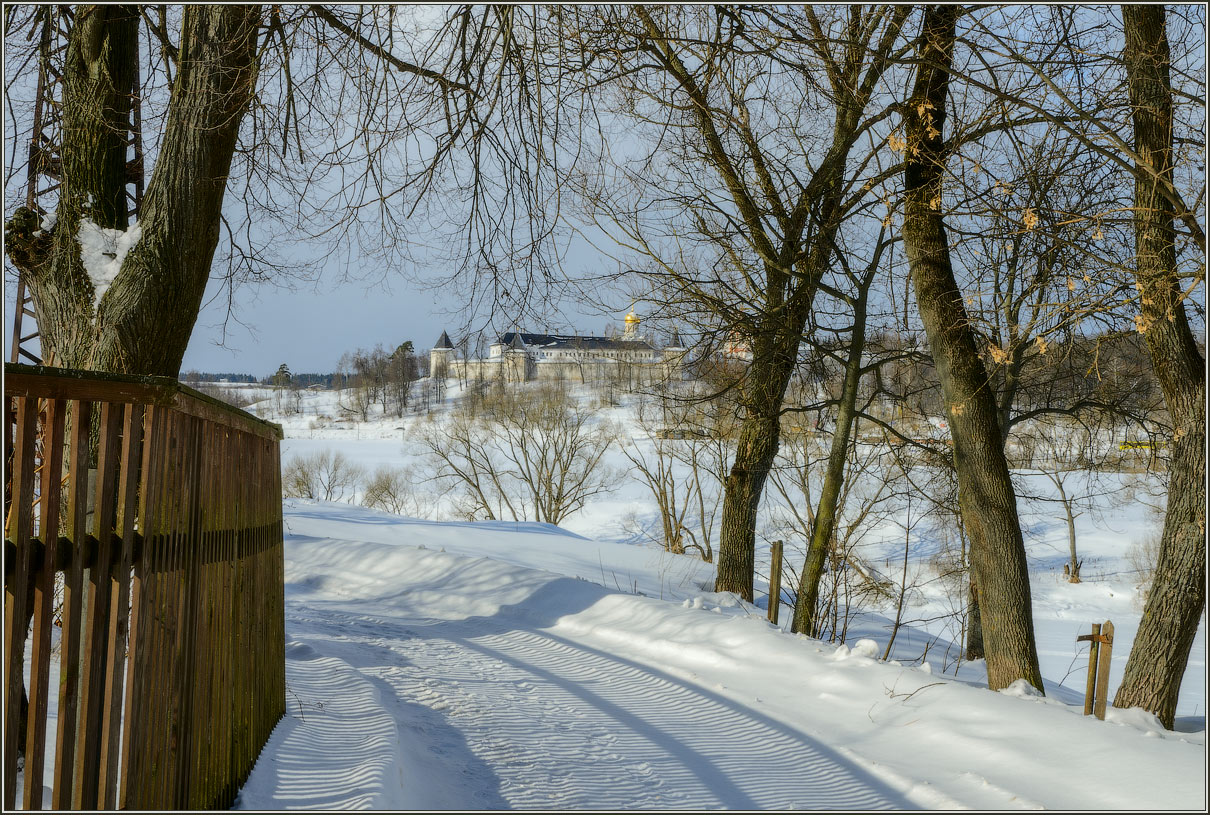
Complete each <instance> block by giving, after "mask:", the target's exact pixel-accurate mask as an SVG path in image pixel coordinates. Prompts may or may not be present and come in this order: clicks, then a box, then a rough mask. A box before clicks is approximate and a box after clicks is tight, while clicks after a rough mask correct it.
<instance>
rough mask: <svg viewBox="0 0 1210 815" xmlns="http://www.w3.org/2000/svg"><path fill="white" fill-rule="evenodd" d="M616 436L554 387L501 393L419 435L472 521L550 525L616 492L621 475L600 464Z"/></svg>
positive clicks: (437, 472) (436, 470)
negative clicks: (507, 520) (459, 492)
mask: <svg viewBox="0 0 1210 815" xmlns="http://www.w3.org/2000/svg"><path fill="white" fill-rule="evenodd" d="M615 436H616V434H615V431H614V429H613V428H612V427H611V426H609V425H605V424H601V423H599V422H597V421H596V420H594V419H592V418H591V417H589V416H588V415H587V414H585V413H584V412H582V411H581V410H579V409H578V406H577V405H575V404H573V403H572V402H571V401H570V400H569V399H568V397H567V395H566V394H565V393H563V392H562V391H561V390H560V389H558V388H554V387H548V388H540V389H536V390H534V389H518V390H516V391H511V390H505V389H501V390H500V391H497V392H493V393H489V394H487V395H486V396H485V397H484V400H483V404H482V405H480V406H479V407H478V410H477V411H476V412H475V413H474V414H472V413H471V412H470V411H469V410H468V409H464V408H463V409H458V410H455V411H453V412H452V413H451V414H450V415H449V416H448V417H443V418H442V420H441V421H440V422H437V421H433V422H429V423H427V424H423V425H420V426H419V427H418V429H417V441H418V443H419V445H420V447H421V449H422V450H424V451H425V452H426V453H427V454H428V458H429V461H430V463H431V465H432V467H433V470H434V476H435V477H436V478H437V479H439V480H443V481H445V482H447V483H450V484H452V485H454V486H457V487H460V488H461V490H462V495H461V496H460V498H461V501H460V503H461V505H462V506H463V508H464V512H465V514H467V515H468V516H469V517H473V518H486V519H488V520H495V519H500V518H511V519H512V520H514V521H531V520H532V521H542V522H545V523H551V524H557V523H559V522H560V521H561V520H563V519H564V518H566V517H567V516H568V515H570V514H572V513H574V512H576V511H578V510H579V509H580V508H581V507H583V506H584V503H585V502H586V501H587V500H588V499H589V498H591V497H592V496H594V495H597V494H599V493H602V492H607V491H608V490H609V489H611V488H612V485H613V483H614V481H615V479H616V477H617V474H616V473H615V472H613V471H612V470H611V469H610V468H609V467H606V466H604V465H603V463H602V459H603V458H604V455H605V452H606V450H608V449H609V447H610V445H612V444H613V443H614V439H615Z"/></svg>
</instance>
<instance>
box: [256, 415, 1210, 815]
mask: <svg viewBox="0 0 1210 815" xmlns="http://www.w3.org/2000/svg"><path fill="white" fill-rule="evenodd" d="M303 405H304V411H306V412H304V413H303V414H302V415H301V416H295V417H286V418H283V419H282V421H283V424H284V425H285V427H286V432H287V437H288V438H287V440H286V442H285V444H284V445H283V460H289V459H290V458H291V456H293V455H296V454H299V453H309V452H314V451H316V450H319V449H323V448H330V449H335V450H340V451H341V452H343V453H344V454H345V455H347V456H348V457H350V458H351V459H353V460H355V461H358V462H361V463H363V464H364V465H366V466H367V467H368V468H369V469H371V470H372V469H373V468H374V467H376V466H381V465H393V466H403V465H406V464H409V463H414V459H413V458H412V453H411V452H410V451H409V450H407V449H405V444H404V441H403V439H404V438H405V437H406V435H407V429H406V428H407V427H408V424H409V422H411V421H415V420H414V419H411V418H408V419H405V420H403V421H400V420H398V419H380V420H377V421H372V422H369V423H349V422H344V423H340V424H334V423H333V421H332V420H331V419H330V418H329V419H325V418H323V416H324V414H327V415H328V416H329V417H333V418H334V417H335V416H337V415H338V412H337V411H336V410H335V404H334V397H333V395H332V394H325V393H307V394H305V395H304V401H303ZM308 407H310V408H311V410H309V411H308V410H307V408H308ZM611 418H613V419H615V420H618V421H620V422H621V423H622V425H623V428H624V430H626V431H627V432H630V433H631V434H632V436H633V435H635V434H634V427H633V422H632V421H631V422H630V423H629V424H627V421H628V419H627V416H626V410H625V409H615V410H613V411H612V416H611ZM401 428H402V429H401ZM619 459H620V454H618V456H617V457H615V459H614V460H611V462H610V463H611V465H612V466H617V467H619V468H621V465H622V464H623V463H624V459H620V460H619ZM1021 477H1022V483H1023V484H1025V485H1027V486H1029V487H1030V488H1031V489H1032V490H1033V491H1035V492H1038V493H1039V494H1044V492H1043V491H1044V489H1045V483H1044V479H1042V478H1041V476H1030V475H1029V474H1021ZM1135 479H1136V477H1134V476H1126V475H1123V476H1121V477H1120V480H1119V481H1117V482H1112V481H1111V483H1109V485H1108V487H1106V486H1105V485H1102V486H1101V487H1100V488H1099V489H1100V491H1101V493H1102V497H1101V498H1100V499H1098V500H1097V502H1096V503H1097V511H1096V512H1085V513H1084V514H1083V515H1082V516H1081V517H1080V518H1079V519H1078V529H1079V533H1080V538H1079V540H1080V547H1081V552H1082V557H1084V559H1085V566H1084V576H1085V582H1084V583H1081V584H1076V585H1073V584H1069V583H1067V582H1065V581H1064V580H1063V579H1062V577H1061V576H1060V574H1059V569H1060V567H1061V563H1062V562H1063V561H1064V560H1065V557H1066V547H1067V543H1066V534H1067V533H1066V524H1065V521H1063V520H1062V517H1061V516H1062V511H1061V509H1058V508H1057V507H1056V506H1055V505H1053V504H1047V503H1042V502H1032V503H1031V502H1024V501H1023V502H1022V506H1021V511H1022V516H1023V522H1024V526H1025V529H1026V539H1027V546H1028V549H1029V555H1030V563H1031V570H1032V591H1033V601H1034V620H1035V625H1036V629H1037V638H1038V647H1039V652H1040V654H1039V655H1040V659H1041V663H1042V672H1043V675H1044V677H1045V679H1046V688H1045V690H1046V694H1047V695H1046V697H1044V698H1043V697H1041V696H1038V695H1036V693H1035V692H1033V691H1032V689H1030V688H1028V686H1015V687H1013V688H1010V689H1008V690H1006V691H1003V692H999V693H994V692H991V691H988V690H987V689H986V688H985V687H983V686H982V685H983V684H984V680H985V676H984V674H983V665H982V663H981V662H974V663H962V664H961V665H959V664H958V662H957V658H956V657H957V654H958V651H959V649H958V648H957V646H954V645H953V644H952V640H955V639H957V638H958V632H957V631H956V630H954V629H953V623H952V618H943V617H944V615H943V612H944V611H945V610H947V604H949V603H952V599H951V598H947V596H946V595H945V592H944V590H943V589H942V588H941V587H940V583H939V582H938V581H933V582H931V583H926V582H924V581H923V580H921V581H920V585H919V586H917V588H915V589H914V590H913V591H912V593H911V600H912V604H913V605H912V606H911V608H910V609H909V613H907V614H905V619H906V620H908V621H909V622H908V624H907V626H906V627H905V628H904V629H901V630H900V631H899V633H898V634H897V636H896V638H895V641H894V647H893V650H892V653H891V654H890V659H889V660H885V661H884V660H883V659H882V658H881V657H882V655H883V653H884V651H885V650H886V646H887V642H888V639H889V637H890V633H891V628H892V624H891V619H890V618H893V616H894V610H893V609H890V610H888V609H886V608H879V607H874V606H869V605H867V606H865V607H863V608H862V609H861V610H860V612H859V613H858V614H857V615H856V616H855V618H854V620H853V622H852V623H851V624H850V626H849V630H848V636H847V639H846V643H845V644H844V645H836V644H828V643H824V642H821V641H818V640H812V639H809V638H806V637H802V636H799V635H793V634H790V633H788V632H787V631H786V630H784V629H786V628H787V627H788V625H787V621H788V617H789V614H790V609H789V607H788V606H783V608H782V623H783V624H782V626H781V628H780V629H779V628H776V627H774V626H771V625H770V624H768V623H767V622H766V621H765V620H764V616H765V613H764V608H761V607H758V606H763V605H764V604H765V603H766V602H767V585H766V584H765V583H763V582H761V580H760V579H758V585H757V595H758V596H757V603H758V606H752V605H750V604H746V603H743V602H741V601H739V600H737V599H736V598H735V597H733V596H732V595H718V594H714V593H713V592H711V591H710V590H709V589H710V588H711V585H712V582H713V567H712V566H711V565H710V564H705V563H703V562H701V561H700V560H698V559H696V558H694V557H690V556H683V555H681V556H678V555H670V554H667V553H665V552H664V551H663V550H662V549H661V548H660V547H659V546H657V545H655V544H653V543H651V542H649V541H644V540H642V537H641V536H640V535H637V534H636V532H635V529H636V528H641V527H642V526H643V523H644V521H645V520H650V516H651V514H652V513H653V512H654V509H653V506H652V504H651V499H650V498H649V496H648V495H647V494H646V493H645V491H644V488H643V487H642V486H641V485H640V484H639V483H638V482H637V481H634V480H633V479H629V478H626V479H623V481H622V482H621V483H620V484H619V488H618V490H617V491H615V492H614V493H612V494H610V495H607V496H604V497H602V498H601V499H599V500H595V501H594V502H592V503H590V504H589V505H588V506H587V507H586V508H585V510H584V511H582V512H580V513H579V514H577V515H575V516H573V517H572V518H570V519H569V520H568V521H567V522H565V523H564V524H563V526H562V528H559V527H552V526H548V525H542V524H535V523H523V524H515V523H505V522H479V523H474V522H457V521H445V522H436V521H432V520H418V519H408V518H401V517H399V516H393V515H388V514H385V513H380V512H376V511H373V510H369V509H365V508H362V507H357V506H353V505H350V504H339V503H325V502H314V501H297V500H292V501H288V502H287V505H286V515H285V519H286V528H287V539H286V580H287V586H286V632H287V639H288V646H287V681H288V684H289V693H288V694H287V697H288V713H287V716H286V717H285V718H284V719H283V720H282V722H281V723H280V724H279V726H278V727H277V729H276V730H275V732H274V734H273V736H272V738H271V740H270V742H269V743H268V744H267V745H266V747H265V750H264V752H263V753H262V754H261V757H260V759H259V761H258V764H257V766H256V769H255V770H254V771H253V773H252V775H251V777H250V778H249V779H248V782H247V784H246V785H245V787H244V789H243V790H242V792H241V793H240V797H239V800H238V806H239V807H240V808H245V809H262V808H264V809H288V808H307V809H317V808H319V809H331V808H367V807H368V808H400V809H498V808H540V809H565V808H591V809H632V808H663V809H672V808H675V809H682V808H684V809H697V808H738V809H763V808H789V807H793V808H823V809H873V808H909V809H931V808H956V807H970V808H977V809H1010V808H1037V807H1045V808H1079V809H1202V808H1204V807H1205V805H1206V797H1205V783H1206V755H1205V705H1206V694H1205V654H1206V645H1205V632H1204V628H1205V627H1204V625H1203V627H1202V629H1201V630H1200V631H1199V634H1198V638H1197V641H1196V643H1195V645H1194V649H1193V655H1192V657H1191V660H1190V665H1189V669H1188V671H1187V673H1186V677H1185V683H1184V686H1183V688H1182V694H1181V699H1180V706H1179V710H1178V728H1177V731H1176V732H1170V731H1165V730H1164V729H1163V728H1162V727H1160V726H1159V724H1158V722H1157V721H1156V720H1154V718H1152V717H1151V716H1149V715H1147V714H1144V713H1142V712H1141V711H1139V710H1132V711H1116V710H1113V709H1110V711H1109V713H1108V716H1107V720H1106V721H1105V722H1100V721H1097V720H1095V719H1093V718H1091V717H1084V716H1083V715H1082V699H1083V687H1084V678H1085V668H1086V665H1087V656H1086V655H1087V651H1086V649H1085V648H1082V647H1077V645H1076V641H1075V638H1076V636H1078V635H1079V634H1081V633H1087V632H1088V630H1089V626H1090V624H1091V623H1093V622H1101V621H1103V620H1106V619H1111V620H1113V622H1114V624H1115V626H1116V628H1117V638H1116V642H1117V648H1116V649H1115V652H1114V664H1113V670H1112V671H1111V681H1110V693H1111V694H1112V693H1113V691H1114V690H1115V689H1116V686H1117V683H1118V681H1119V680H1120V676H1121V670H1122V667H1123V666H1124V664H1125V660H1126V657H1127V655H1128V652H1129V645H1130V642H1131V640H1132V639H1133V635H1134V630H1135V628H1136V627H1137V624H1138V618H1139V614H1140V611H1139V608H1140V603H1139V600H1138V597H1137V588H1136V586H1135V583H1136V582H1137V581H1136V580H1135V575H1134V574H1133V572H1132V568H1131V566H1130V564H1129V562H1128V558H1127V554H1128V549H1129V548H1130V546H1131V544H1132V543H1133V542H1135V541H1137V540H1139V539H1140V538H1141V537H1143V536H1144V535H1145V534H1147V533H1148V531H1149V528H1150V527H1153V526H1154V524H1155V519H1154V517H1153V516H1152V515H1149V514H1148V512H1147V511H1146V510H1145V508H1144V507H1143V505H1142V504H1141V503H1140V502H1138V501H1134V500H1129V499H1128V492H1129V491H1130V490H1131V489H1132V488H1133V486H1132V485H1136V484H1137V482H1136V480H1135ZM1035 482H1036V483H1035ZM1035 488H1036V489H1035ZM430 499H431V500H430V503H429V507H430V508H431V511H432V514H434V515H437V516H442V513H443V506H444V504H443V501H444V496H442V495H440V494H434V495H432V496H431V497H430ZM444 517H448V516H444ZM884 532H885V536H884V537H885V540H881V541H879V540H875V541H873V542H871V543H869V544H868V545H869V546H870V547H872V548H871V551H872V552H873V553H874V554H873V555H872V557H878V558H880V557H882V556H883V554H884V553H885V554H886V556H887V558H888V560H889V559H890V557H891V553H892V552H893V551H894V550H895V549H896V548H897V549H898V550H899V551H900V553H901V552H902V547H903V540H904V531H903V528H902V526H900V527H898V531H897V532H896V531H895V526H894V523H892V522H889V521H888V522H887V525H886V529H885V530H884ZM920 538H921V540H920V541H919V546H918V547H917V546H915V544H914V545H913V548H914V549H916V551H911V552H910V555H909V558H910V561H911V567H912V573H913V574H918V575H925V574H926V573H927V569H928V564H929V562H930V561H929V558H930V556H931V554H933V551H932V550H931V548H930V547H931V544H930V542H929V540H928V538H927V535H926V534H925V533H924V532H923V531H921V532H920ZM880 546H881V547H883V548H881V549H880V548H879V547H880ZM766 556H767V549H766V548H765V544H764V542H763V541H762V542H761V552H760V555H759V557H761V558H765V557H766ZM763 568H764V567H763V561H762V564H761V565H758V572H759V573H761V574H762V575H763V571H762V569H763ZM955 668H957V671H956V673H955Z"/></svg>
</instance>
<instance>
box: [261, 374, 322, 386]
mask: <svg viewBox="0 0 1210 815" xmlns="http://www.w3.org/2000/svg"><path fill="white" fill-rule="evenodd" d="M273 376H274V375H273V374H270V375H269V376H266V377H263V378H262V379H261V384H262V385H272V384H273ZM341 381H342V378H341V376H340V374H335V373H332V374H296V373H291V374H290V384H291V385H293V386H294V387H296V388H309V387H311V386H312V385H322V386H323V387H325V388H331V387H333V386H334V384H335V383H337V382H341Z"/></svg>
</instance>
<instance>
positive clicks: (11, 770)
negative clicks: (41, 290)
mask: <svg viewBox="0 0 1210 815" xmlns="http://www.w3.org/2000/svg"><path fill="white" fill-rule="evenodd" d="M37 421H38V402H37V400H36V399H34V398H32V397H28V396H27V397H22V398H20V399H18V400H17V428H16V433H15V438H14V445H15V448H14V450H13V481H12V508H11V511H10V513H9V519H8V521H9V525H10V527H11V528H9V529H6V530H5V538H6V539H11V540H12V541H13V543H14V544H15V545H16V553H15V557H14V563H13V566H12V571H11V572H9V569H8V568H7V564H6V568H5V572H6V575H5V580H4V717H5V719H4V807H5V809H13V808H14V807H15V806H16V804H17V753H18V751H19V750H20V748H21V740H20V728H21V722H22V721H23V719H24V716H23V715H22V711H21V700H22V695H23V694H24V691H25V677H24V675H23V674H24V664H25V630H26V616H25V610H26V600H27V598H28V593H29V592H28V585H29V573H30V556H29V555H30V549H31V545H30V538H32V537H33V525H34V508H33V500H34V436H35V432H36V430H37Z"/></svg>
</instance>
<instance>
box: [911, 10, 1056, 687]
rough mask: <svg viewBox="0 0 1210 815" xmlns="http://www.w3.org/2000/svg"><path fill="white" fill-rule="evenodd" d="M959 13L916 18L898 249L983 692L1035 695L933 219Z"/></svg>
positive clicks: (998, 481) (991, 425)
mask: <svg viewBox="0 0 1210 815" xmlns="http://www.w3.org/2000/svg"><path fill="white" fill-rule="evenodd" d="M961 14H962V9H961V8H960V7H957V6H929V7H927V8H926V9H925V12H924V21H923V26H922V32H921V45H920V50H921V52H922V53H921V61H920V64H919V67H918V68H917V74H916V82H915V87H914V89H913V92H912V98H911V99H910V100H909V101H908V104H907V106H906V111H905V114H904V120H905V124H906V127H905V130H906V142H907V149H906V153H905V166H906V169H905V199H904V217H903V240H904V248H905V250H906V252H907V256H908V262H909V264H910V267H911V274H912V278H913V280H914V283H915V290H916V303H917V306H918V308H919V310H920V318H921V321H922V322H923V323H924V329H925V334H926V335H927V337H928V342H929V347H930V350H931V352H932V356H933V361H934V363H935V365H936V367H937V375H938V378H939V379H940V381H941V388H942V393H943V395H944V398H945V401H946V407H947V412H948V416H947V419H948V421H949V425H950V428H951V433H952V436H953V440H954V466H955V469H956V470H957V474H958V505H959V509H960V511H961V513H962V519H963V525H964V527H965V528H966V531H967V535H968V536H969V537H970V544H971V546H970V553H971V566H972V572H973V575H972V576H973V578H974V582H975V584H976V585H977V586H978V590H979V600H980V614H981V620H982V621H983V622H984V623H985V626H984V629H983V633H984V639H985V647H986V658H987V681H988V686H989V687H990V688H992V689H993V690H998V689H1000V688H1003V687H1006V686H1007V685H1009V684H1011V683H1012V682H1014V681H1016V680H1018V679H1025V680H1026V681H1028V682H1029V683H1030V684H1031V685H1033V686H1034V687H1035V688H1037V689H1038V690H1041V689H1042V675H1041V672H1040V671H1039V669H1038V652H1037V646H1036V644H1035V642H1034V629H1033V611H1032V608H1031V605H1030V591H1029V570H1028V567H1027V564H1026V560H1025V546H1024V542H1023V541H1022V538H1021V524H1020V521H1019V519H1018V517H1017V504H1016V495H1015V493H1014V491H1013V486H1012V482H1011V480H1010V479H1009V473H1008V462H1007V461H1006V460H1005V458H1004V444H1003V438H1002V436H1001V435H1000V429H999V423H998V420H997V411H996V404H995V401H994V398H993V395H992V390H991V388H990V386H989V382H988V376H987V371H986V369H985V368H984V367H983V363H982V362H981V361H980V359H979V356H978V352H977V350H976V347H975V337H974V332H973V331H972V330H971V327H970V323H969V321H968V318H967V314H966V309H965V307H964V305H963V302H962V293H961V292H960V291H959V289H958V284H957V282H956V281H955V278H954V272H953V266H952V264H951V262H950V255H949V243H948V238H947V236H946V233H945V223H944V219H943V217H942V214H941V213H942V209H941V191H942V189H941V186H942V178H943V175H944V168H945V163H946V159H947V158H948V155H947V151H946V148H945V143H944V141H943V140H942V133H941V132H942V130H943V129H944V122H945V106H946V98H947V95H948V85H949V73H948V70H947V69H948V66H949V64H950V59H951V56H952V51H953V44H954V39H955V22H956V20H957V18H958V16H959V15H961ZM940 66H944V67H940Z"/></svg>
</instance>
